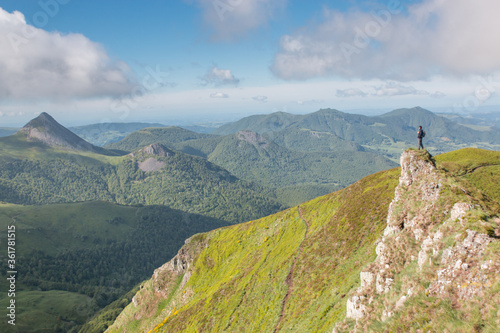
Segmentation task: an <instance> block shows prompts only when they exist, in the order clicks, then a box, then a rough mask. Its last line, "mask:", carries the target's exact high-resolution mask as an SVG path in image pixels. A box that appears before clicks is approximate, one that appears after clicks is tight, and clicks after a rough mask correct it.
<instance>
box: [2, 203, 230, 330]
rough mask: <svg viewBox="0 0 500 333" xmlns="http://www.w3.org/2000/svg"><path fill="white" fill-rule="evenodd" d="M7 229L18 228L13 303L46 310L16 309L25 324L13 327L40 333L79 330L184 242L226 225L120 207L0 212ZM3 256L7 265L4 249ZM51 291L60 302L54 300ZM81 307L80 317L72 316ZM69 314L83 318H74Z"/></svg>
mask: <svg viewBox="0 0 500 333" xmlns="http://www.w3.org/2000/svg"><path fill="white" fill-rule="evenodd" d="M11 224H14V225H15V226H16V229H15V230H16V235H17V239H16V259H17V270H18V271H19V272H22V274H19V275H18V279H17V281H16V282H17V290H18V293H17V295H18V296H17V297H18V298H20V299H25V300H29V299H38V300H39V301H42V300H43V302H46V304H45V307H39V308H38V309H36V310H37V311H34V310H35V309H33V308H32V307H30V306H28V304H22V302H21V301H19V303H20V304H21V308H20V309H18V315H19V316H21V317H22V318H23V320H22V323H21V324H20V325H19V326H18V327H19V328H20V330H22V331H23V332H27V331H29V332H33V331H38V332H42V331H43V330H42V329H40V330H37V327H40V328H41V327H48V328H50V329H52V328H53V327H54V326H55V327H57V328H58V330H63V331H67V330H69V329H70V328H71V327H73V326H75V327H76V326H78V325H81V324H83V323H84V322H85V321H86V320H88V319H89V318H90V316H92V314H93V313H94V312H95V311H96V310H98V309H100V308H102V307H104V306H105V305H107V304H109V303H110V302H111V301H113V300H115V299H117V298H118V297H120V296H121V295H123V294H125V293H126V292H127V291H128V290H130V289H131V288H132V287H133V286H134V285H136V284H137V283H139V282H140V281H142V280H143V279H145V278H146V277H147V276H148V275H150V274H151V272H152V271H153V269H154V268H156V267H157V266H158V265H160V264H162V263H163V262H165V261H166V260H169V259H170V258H172V257H173V256H174V255H175V253H176V252H177V251H178V249H179V248H180V247H181V246H182V245H183V244H184V240H185V239H186V238H188V237H190V236H191V235H193V234H195V233H199V232H203V231H209V230H212V229H215V228H218V227H221V226H225V225H227V223H226V222H223V221H221V220H217V219H213V218H210V217H206V216H203V215H198V214H190V213H186V212H183V211H179V210H175V209H171V208H168V207H165V206H144V207H137V206H121V205H116V204H112V203H106V202H102V201H93V202H83V203H72V204H52V205H43V206H19V205H11V204H2V205H0V230H4V231H5V230H7V226H8V225H11ZM6 236H7V232H2V233H1V235H0V241H1V242H2V243H3V244H6ZM1 253H2V256H3V257H4V258H6V257H7V256H6V248H4V249H2V251H1ZM2 277H3V278H2V279H1V282H0V287H1V289H2V290H6V288H7V285H6V284H7V280H6V277H5V275H4V272H3V273H2ZM7 289H8V288H7ZM54 290H58V291H59V294H58V295H60V297H59V296H57V294H54V293H53V292H51V291H54ZM77 294H78V295H82V296H85V297H87V298H82V297H80V296H78V297H77V296H76V295H77ZM62 298H66V299H65V300H64V303H65V306H66V307H67V308H66V309H59V310H58V311H61V312H60V313H57V312H54V311H52V310H50V308H49V307H50V306H54V304H55V303H57V302H61V301H62ZM5 299H7V297H6V295H1V296H0V303H1V304H4V300H5ZM82 301H84V303H81V302H82ZM85 304H86V305H85ZM80 307H85V310H83V308H82V309H81V310H77V309H78V308H80ZM72 311H76V312H78V311H81V312H82V311H83V313H84V314H81V315H80V316H77V317H75V316H74V315H73V314H72ZM40 313H45V316H46V318H45V319H43V323H38V322H37V320H39V317H40ZM58 318H59V319H58ZM76 319H77V320H76ZM72 320H76V322H75V323H71V321H72ZM4 325H5V322H4V321H2V323H1V324H0V330H2V332H7V331H6V330H3V329H1V328H2V327H3V328H5V326H4Z"/></svg>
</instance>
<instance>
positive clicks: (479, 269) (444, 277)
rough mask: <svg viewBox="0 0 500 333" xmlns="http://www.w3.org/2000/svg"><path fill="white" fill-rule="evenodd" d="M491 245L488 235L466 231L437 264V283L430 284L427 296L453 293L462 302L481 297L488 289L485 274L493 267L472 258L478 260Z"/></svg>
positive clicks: (491, 264)
mask: <svg viewBox="0 0 500 333" xmlns="http://www.w3.org/2000/svg"><path fill="white" fill-rule="evenodd" d="M491 241H492V239H491V238H490V237H488V235H486V234H481V233H478V232H477V231H473V230H469V229H467V237H466V238H465V239H464V240H463V242H461V243H459V244H457V245H456V246H455V247H450V248H447V249H445V250H444V251H443V255H442V258H441V264H442V266H444V268H443V269H441V270H439V271H438V272H437V279H436V280H435V281H433V282H432V283H431V284H430V286H429V287H428V288H427V292H428V293H429V294H431V295H447V294H448V293H449V292H450V291H451V290H453V291H454V293H455V294H456V296H458V297H459V298H460V299H462V300H467V299H470V298H471V297H473V296H475V295H481V294H482V292H483V290H484V288H485V287H487V286H488V275H487V274H486V273H487V272H488V270H490V269H492V268H494V267H493V262H491V263H482V264H481V261H480V260H474V258H480V257H481V256H482V255H483V253H484V251H485V250H486V246H488V244H489V243H490V242H491ZM488 264H489V265H488ZM450 287H451V288H450Z"/></svg>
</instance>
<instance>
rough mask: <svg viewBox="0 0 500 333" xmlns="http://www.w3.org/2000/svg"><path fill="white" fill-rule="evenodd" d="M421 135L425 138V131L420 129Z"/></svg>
mask: <svg viewBox="0 0 500 333" xmlns="http://www.w3.org/2000/svg"><path fill="white" fill-rule="evenodd" d="M422 137H423V138H425V131H424V130H422Z"/></svg>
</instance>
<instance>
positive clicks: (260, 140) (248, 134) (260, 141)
mask: <svg viewBox="0 0 500 333" xmlns="http://www.w3.org/2000/svg"><path fill="white" fill-rule="evenodd" d="M236 137H237V138H238V140H240V141H245V142H248V143H250V144H251V145H254V146H261V147H264V148H266V147H267V145H269V140H267V139H266V138H265V137H264V136H262V135H260V134H259V133H257V132H253V131H250V130H242V131H239V132H238V133H236Z"/></svg>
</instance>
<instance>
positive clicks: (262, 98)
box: [252, 95, 267, 103]
mask: <svg viewBox="0 0 500 333" xmlns="http://www.w3.org/2000/svg"><path fill="white" fill-rule="evenodd" d="M252 99H253V100H254V101H256V102H260V103H267V96H262V95H260V96H255V97H252Z"/></svg>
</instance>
